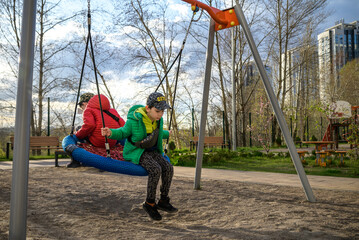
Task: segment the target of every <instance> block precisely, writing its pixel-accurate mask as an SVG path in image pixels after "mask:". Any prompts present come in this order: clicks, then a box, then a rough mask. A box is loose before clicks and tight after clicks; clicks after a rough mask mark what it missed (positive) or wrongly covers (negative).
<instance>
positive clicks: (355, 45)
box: [318, 19, 359, 100]
mask: <svg viewBox="0 0 359 240" xmlns="http://www.w3.org/2000/svg"><path fill="white" fill-rule="evenodd" d="M318 56H319V74H320V96H321V98H322V99H323V100H328V98H330V94H331V92H334V91H335V88H338V87H339V85H340V79H339V71H340V69H341V68H342V67H343V66H344V65H345V64H346V63H347V62H349V61H351V60H353V59H355V58H359V21H354V22H352V23H344V19H342V20H340V21H338V22H336V24H335V26H333V27H331V28H328V29H326V30H325V31H324V32H323V33H321V34H319V35H318ZM333 88H334V89H333Z"/></svg>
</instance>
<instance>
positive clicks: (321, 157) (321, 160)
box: [315, 151, 328, 167]
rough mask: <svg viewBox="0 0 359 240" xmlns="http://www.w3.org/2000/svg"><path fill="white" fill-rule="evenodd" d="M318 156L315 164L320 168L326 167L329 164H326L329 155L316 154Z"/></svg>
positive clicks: (323, 153)
mask: <svg viewBox="0 0 359 240" xmlns="http://www.w3.org/2000/svg"><path fill="white" fill-rule="evenodd" d="M316 154H317V158H316V161H315V163H316V164H319V166H322V167H326V166H327V163H326V162H325V159H326V158H327V156H328V153H327V152H325V151H320V152H316Z"/></svg>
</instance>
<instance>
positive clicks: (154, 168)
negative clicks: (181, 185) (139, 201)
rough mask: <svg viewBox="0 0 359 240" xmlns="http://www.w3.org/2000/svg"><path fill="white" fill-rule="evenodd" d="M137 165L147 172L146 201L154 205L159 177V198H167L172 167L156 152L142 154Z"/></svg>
mask: <svg viewBox="0 0 359 240" xmlns="http://www.w3.org/2000/svg"><path fill="white" fill-rule="evenodd" d="M139 164H140V165H141V166H142V167H143V168H144V169H146V170H147V172H148V182H147V198H146V201H147V202H150V203H154V202H155V199H156V189H157V185H158V182H159V180H160V177H161V179H162V182H161V187H160V191H161V197H167V196H168V193H169V191H170V187H171V182H172V177H173V166H172V165H171V164H170V163H169V162H168V161H167V160H166V159H165V158H164V157H163V156H162V155H161V154H160V153H158V152H156V151H154V152H146V151H145V152H143V154H142V156H141V158H140V162H139Z"/></svg>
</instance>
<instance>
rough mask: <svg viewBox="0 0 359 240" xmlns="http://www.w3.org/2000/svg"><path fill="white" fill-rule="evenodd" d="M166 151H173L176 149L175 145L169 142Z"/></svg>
mask: <svg viewBox="0 0 359 240" xmlns="http://www.w3.org/2000/svg"><path fill="white" fill-rule="evenodd" d="M168 149H169V150H170V151H173V150H175V149H176V144H175V143H174V141H171V142H169V143H168Z"/></svg>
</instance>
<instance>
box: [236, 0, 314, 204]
mask: <svg viewBox="0 0 359 240" xmlns="http://www.w3.org/2000/svg"><path fill="white" fill-rule="evenodd" d="M236 4H237V5H236V6H235V7H234V10H235V13H236V16H237V18H238V21H239V23H240V25H241V26H242V28H243V31H244V33H245V35H246V38H247V41H248V43H249V46H250V48H251V51H252V54H253V58H254V60H255V62H256V64H257V67H258V70H259V74H260V75H261V78H262V80H263V84H264V87H265V89H266V93H267V96H268V98H269V100H270V102H271V104H272V108H273V110H274V113H275V116H276V118H277V120H278V123H279V126H280V128H281V130H282V133H283V136H284V139H285V141H286V143H287V146H288V148H289V152H290V155H291V157H292V161H293V164H294V167H295V169H296V171H297V173H298V176H299V178H300V181H301V182H302V185H303V188H304V192H305V194H306V197H307V200H308V201H309V202H315V197H314V194H313V191H312V188H311V187H310V184H309V182H308V178H307V175H306V174H305V171H304V168H303V165H302V163H301V161H300V159H299V155H298V152H297V149H296V147H295V145H294V142H293V139H292V137H291V135H290V132H289V129H288V126H287V123H286V121H285V119H284V115H283V112H282V109H281V108H280V106H279V103H278V100H277V98H276V96H275V94H274V92H273V89H272V86H271V84H270V82H269V78H268V75H267V72H266V70H265V68H264V66H263V62H262V59H261V58H260V55H259V53H258V49H257V47H256V45H255V43H254V40H253V36H252V34H251V31H250V29H249V26H248V23H247V21H246V18H245V16H244V14H243V11H242V9H241V7H240V5H239V3H238V0H236Z"/></svg>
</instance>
